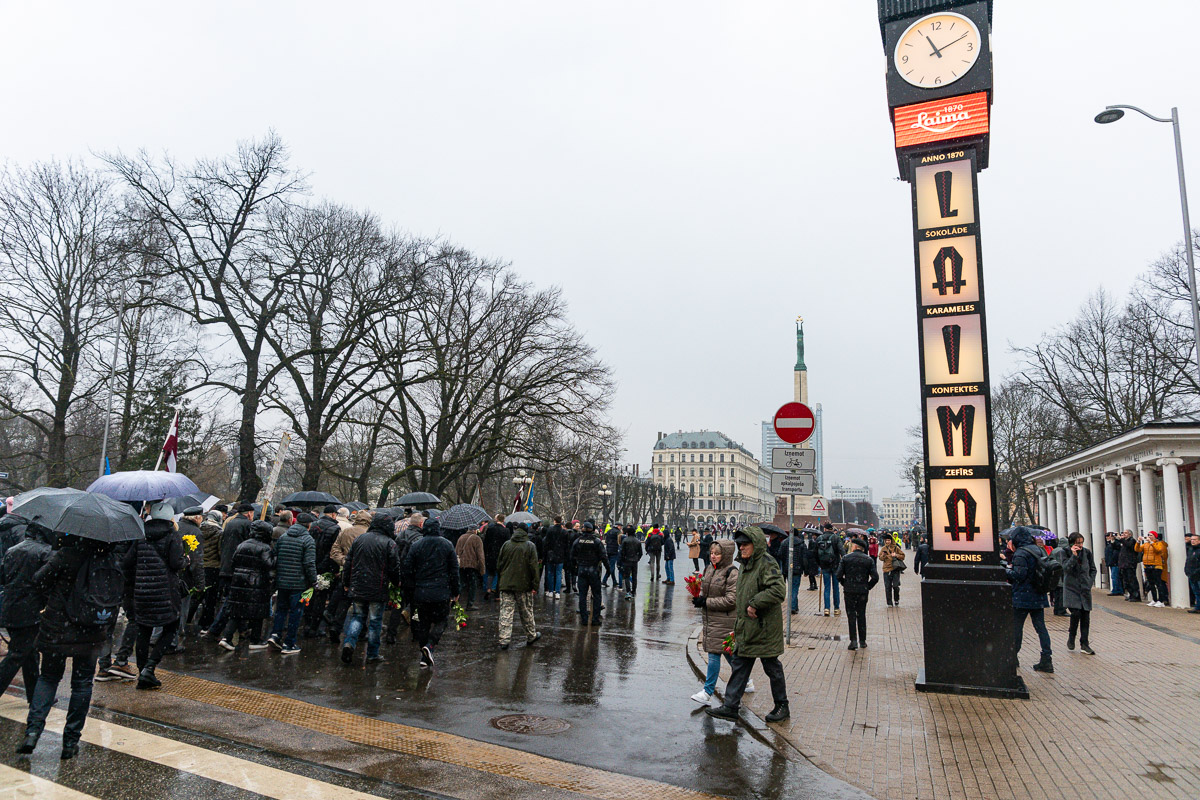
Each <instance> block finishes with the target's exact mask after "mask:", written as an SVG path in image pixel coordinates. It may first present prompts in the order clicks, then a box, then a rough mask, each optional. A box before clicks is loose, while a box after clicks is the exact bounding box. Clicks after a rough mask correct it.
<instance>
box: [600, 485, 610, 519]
mask: <svg viewBox="0 0 1200 800" xmlns="http://www.w3.org/2000/svg"><path fill="white" fill-rule="evenodd" d="M596 494H597V495H599V496H600V508H601V515H602V516H603V518H604V524H605V525H607V524H608V498H610V497H612V489H610V488H608V484H607V483H602V484H600V488H599V489H597V490H596Z"/></svg>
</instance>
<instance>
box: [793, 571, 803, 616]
mask: <svg viewBox="0 0 1200 800" xmlns="http://www.w3.org/2000/svg"><path fill="white" fill-rule="evenodd" d="M803 580H804V576H803V575H793V576H792V613H793V614H796V613H798V612H799V611H800V583H801V582H802V581H803Z"/></svg>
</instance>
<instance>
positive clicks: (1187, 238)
mask: <svg viewBox="0 0 1200 800" xmlns="http://www.w3.org/2000/svg"><path fill="white" fill-rule="evenodd" d="M1126 110H1128V111H1136V112H1138V113H1139V114H1141V115H1142V116H1143V117H1146V118H1147V119H1151V120H1154V121H1155V122H1169V123H1171V127H1172V128H1174V131H1175V165H1176V167H1177V169H1178V171H1179V202H1180V205H1181V206H1182V207H1183V242H1184V252H1185V253H1186V255H1187V268H1188V290H1189V291H1190V292H1191V295H1192V336H1193V341H1194V343H1195V347H1196V370H1197V375H1198V377H1200V310H1198V309H1197V306H1196V259H1195V255H1194V253H1193V250H1194V245H1193V242H1192V221H1191V217H1190V215H1189V214H1188V200H1187V181H1186V180H1185V179H1184V173H1183V141H1182V139H1181V138H1180V136H1179V109H1178V108H1172V109H1171V116H1170V118H1164V117H1156V116H1155V115H1153V114H1151V113H1150V112H1148V111H1145V110H1143V109H1140V108H1138V107H1137V106H1130V105H1113V106H1105V108H1104V110H1103V111H1101V112H1100V113H1099V114H1097V115H1096V122H1097V123H1099V124H1101V125H1109V124H1111V123H1113V122H1116V121H1117V120H1119V119H1121V118H1122V117H1124V116H1125V111H1126Z"/></svg>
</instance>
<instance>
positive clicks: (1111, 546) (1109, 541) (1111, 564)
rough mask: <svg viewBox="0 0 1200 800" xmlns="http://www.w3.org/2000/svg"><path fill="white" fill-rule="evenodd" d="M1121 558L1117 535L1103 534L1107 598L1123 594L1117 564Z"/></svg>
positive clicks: (1119, 569)
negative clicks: (1106, 569) (1106, 568)
mask: <svg viewBox="0 0 1200 800" xmlns="http://www.w3.org/2000/svg"><path fill="white" fill-rule="evenodd" d="M1120 558H1121V545H1120V544H1119V543H1118V542H1117V535H1116V534H1115V533H1112V532H1111V531H1110V532H1108V533H1106V534H1104V566H1106V567H1108V589H1109V591H1108V596H1109V597H1120V596H1121V595H1123V594H1125V592H1124V590H1123V588H1122V586H1121V568H1120V567H1118V566H1117V562H1118V561H1119V560H1120Z"/></svg>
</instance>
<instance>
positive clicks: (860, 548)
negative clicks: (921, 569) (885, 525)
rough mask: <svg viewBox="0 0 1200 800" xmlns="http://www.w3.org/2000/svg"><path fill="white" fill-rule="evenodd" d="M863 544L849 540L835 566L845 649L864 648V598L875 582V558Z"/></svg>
mask: <svg viewBox="0 0 1200 800" xmlns="http://www.w3.org/2000/svg"><path fill="white" fill-rule="evenodd" d="M867 547H868V545H867V543H866V542H865V541H864V540H863V539H861V538H855V539H851V540H850V552H849V553H847V554H846V555H845V556H844V557H843V558H842V559H841V561H840V562H839V563H838V568H837V582H838V584H839V585H841V587H842V593H843V594H844V595H845V596H846V621H847V622H848V623H849V624H850V645H849V646H848V647H847V649H848V650H857V649H858V648H860V647H863V648H865V647H866V646H867V598H868V596H869V595H870V592H871V590H872V589H874V588H875V584H877V583H879V570H878V569H877V568H876V566H875V559H873V558H871V557H870V556H869V555H867V552H866V551H867Z"/></svg>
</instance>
